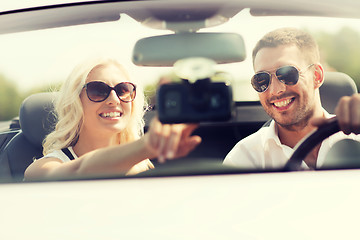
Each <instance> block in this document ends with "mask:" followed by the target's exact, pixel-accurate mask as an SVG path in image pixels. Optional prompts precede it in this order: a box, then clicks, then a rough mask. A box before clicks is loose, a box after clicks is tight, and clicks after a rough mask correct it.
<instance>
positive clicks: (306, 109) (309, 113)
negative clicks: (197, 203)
mask: <svg viewBox="0 0 360 240" xmlns="http://www.w3.org/2000/svg"><path fill="white" fill-rule="evenodd" d="M252 56H253V66H254V71H255V75H254V76H253V77H252V79H251V84H252V86H253V87H254V89H255V90H256V91H257V92H258V94H259V99H260V102H261V104H262V106H263V108H264V109H265V111H266V112H267V114H268V115H269V116H270V117H271V118H272V119H273V120H272V121H271V122H270V123H269V124H268V125H267V126H265V127H262V128H261V129H259V131H257V132H256V133H254V134H252V135H250V136H248V137H247V138H244V139H243V140H241V141H240V142H238V143H237V144H236V145H235V147H234V148H233V149H232V150H231V151H230V153H229V154H228V155H227V156H226V158H225V160H224V164H229V165H234V166H239V167H244V168H259V169H264V168H279V167H282V166H284V165H285V163H286V162H287V160H288V159H289V158H290V156H291V155H292V153H293V152H294V149H293V148H294V147H295V145H296V144H297V143H298V142H299V141H300V140H301V139H302V138H303V137H305V136H306V135H308V134H309V133H310V132H311V131H313V130H314V129H315V128H316V127H315V126H314V125H312V124H311V123H310V119H311V118H317V119H319V118H320V119H321V118H330V117H331V115H330V114H329V113H327V112H326V111H325V110H324V109H323V108H322V105H321V100H320V93H319V87H320V86H321V85H322V83H323V81H324V70H323V67H322V65H321V64H320V54H319V49H318V46H317V44H316V41H315V40H314V39H313V38H312V36H311V35H309V34H308V33H306V32H304V31H301V30H298V29H294V28H282V29H277V30H275V31H272V32H270V33H268V34H266V35H265V36H264V37H263V38H262V39H261V40H260V41H259V42H258V43H257V45H256V46H255V48H254V50H253V55H252ZM344 138H352V139H354V140H355V139H356V138H358V136H356V135H354V134H351V135H345V134H344V133H343V132H339V133H337V134H334V135H332V136H331V137H329V138H328V139H326V140H324V141H323V142H322V143H321V144H319V145H318V146H316V147H315V148H314V150H313V151H312V152H311V153H310V154H308V156H307V157H306V159H304V161H303V168H305V169H309V168H310V169H314V168H316V167H319V166H321V165H322V164H323V162H324V158H325V155H326V153H327V152H328V150H329V149H330V148H331V147H332V145H333V144H334V143H336V142H338V141H339V140H341V139H344Z"/></svg>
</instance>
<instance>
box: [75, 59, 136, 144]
mask: <svg viewBox="0 0 360 240" xmlns="http://www.w3.org/2000/svg"><path fill="white" fill-rule="evenodd" d="M93 81H100V82H104V83H106V84H107V85H109V86H110V87H114V86H116V85H117V84H119V83H121V82H129V81H130V80H129V79H128V77H127V75H126V74H125V73H124V72H123V71H122V70H121V69H120V68H119V67H117V66H116V65H113V64H107V65H101V66H96V67H95V68H94V69H93V70H92V71H91V72H90V73H89V75H88V77H87V79H86V83H88V82H93ZM80 99H81V102H82V106H83V111H84V123H83V126H82V130H81V131H82V132H88V133H95V134H96V135H97V136H99V137H100V136H101V135H106V136H107V135H109V136H110V135H113V134H116V133H119V132H121V131H123V130H124V129H125V128H126V127H127V126H128V124H129V122H130V120H131V109H132V102H123V101H121V100H120V99H119V97H118V96H117V95H116V92H115V91H114V90H111V92H110V95H109V96H108V97H107V98H106V99H105V100H104V101H102V102H93V101H90V99H89V98H88V96H87V94H86V90H85V89H83V90H82V92H81V94H80Z"/></svg>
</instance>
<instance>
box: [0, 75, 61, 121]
mask: <svg viewBox="0 0 360 240" xmlns="http://www.w3.org/2000/svg"><path fill="white" fill-rule="evenodd" d="M59 86H60V84H54V85H52V86H42V87H37V88H33V89H31V90H29V91H27V92H25V93H21V92H19V90H18V88H17V86H16V85H15V83H14V81H11V80H10V79H7V78H6V77H4V76H2V75H0V121H8V120H11V119H13V118H14V117H16V116H18V115H19V109H20V106H21V103H22V102H23V100H24V99H25V98H26V97H28V96H30V95H32V94H34V93H38V92H48V91H53V90H54V89H58V88H59Z"/></svg>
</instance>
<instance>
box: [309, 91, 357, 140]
mask: <svg viewBox="0 0 360 240" xmlns="http://www.w3.org/2000/svg"><path fill="white" fill-rule="evenodd" d="M335 114H336V116H337V120H338V122H339V126H340V129H341V130H342V131H343V132H344V133H345V134H347V135H349V134H350V133H355V134H359V133H360V94H354V95H352V96H350V97H349V96H345V97H342V98H341V99H340V100H339V103H338V105H337V106H336V108H335ZM327 122H328V119H325V118H313V119H311V120H310V123H311V124H312V125H314V126H317V127H319V126H321V125H323V124H324V123H327Z"/></svg>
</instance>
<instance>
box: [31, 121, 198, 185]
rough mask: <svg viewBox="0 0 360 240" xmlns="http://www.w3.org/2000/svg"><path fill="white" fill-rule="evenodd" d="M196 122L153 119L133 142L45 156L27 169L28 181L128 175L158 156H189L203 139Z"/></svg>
mask: <svg viewBox="0 0 360 240" xmlns="http://www.w3.org/2000/svg"><path fill="white" fill-rule="evenodd" d="M196 127H197V126H196V125H186V124H174V125H169V124H161V123H160V122H159V121H158V120H157V119H154V120H153V121H152V122H151V124H150V128H149V131H148V132H147V133H146V134H145V135H144V136H143V137H142V138H140V139H139V140H136V141H134V142H131V143H127V144H123V145H119V146H111V147H106V148H101V149H97V150H94V151H91V152H88V153H86V154H84V155H83V156H81V157H79V158H77V159H75V160H73V161H71V162H66V163H63V162H61V161H60V160H59V159H56V158H43V159H39V160H37V161H35V162H34V163H32V164H31V165H30V166H29V167H28V168H27V169H26V171H25V180H35V179H44V178H45V179H46V178H67V177H88V176H96V175H99V176H104V175H113V174H126V173H127V172H128V171H129V170H130V169H131V168H132V167H133V166H134V165H136V164H137V163H139V162H141V161H143V160H145V159H148V158H155V157H158V159H159V161H160V162H164V161H165V159H166V158H167V159H173V158H177V157H181V156H185V155H187V154H188V153H189V152H190V151H192V150H193V149H194V148H195V147H196V146H197V145H198V144H199V143H200V142H201V138H200V137H199V136H190V135H191V133H192V132H193V131H194V130H195V128H196Z"/></svg>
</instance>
